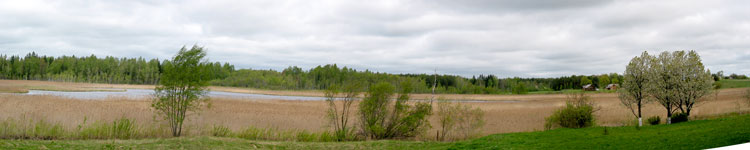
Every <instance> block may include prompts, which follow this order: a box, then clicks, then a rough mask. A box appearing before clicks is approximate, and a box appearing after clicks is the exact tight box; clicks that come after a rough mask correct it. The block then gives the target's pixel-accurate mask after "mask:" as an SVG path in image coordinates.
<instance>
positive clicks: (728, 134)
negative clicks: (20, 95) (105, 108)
mask: <svg viewBox="0 0 750 150" xmlns="http://www.w3.org/2000/svg"><path fill="white" fill-rule="evenodd" d="M604 129H605V128H604V127H593V128H584V129H556V130H550V131H539V132H523V133H509V134H496V135H490V136H486V137H482V138H479V139H473V140H467V141H459V142H418V141H393V140H381V141H362V142H275V141H253V140H244V139H238V138H220V137H205V136H201V137H180V138H166V139H139V140H0V149H254V148H259V149H704V148H713V147H720V146H727V145H734V144H740V143H746V142H750V115H731V116H728V117H722V118H718V119H709V120H696V121H691V122H687V123H677V124H672V125H656V126H645V127H642V128H641V129H640V130H637V129H636V128H634V127H608V128H607V131H608V132H607V134H606V135H605V133H604Z"/></svg>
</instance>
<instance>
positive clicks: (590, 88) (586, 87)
mask: <svg viewBox="0 0 750 150" xmlns="http://www.w3.org/2000/svg"><path fill="white" fill-rule="evenodd" d="M583 90H584V91H598V90H599V89H597V88H596V86H594V85H593V84H586V85H584V86H583Z"/></svg>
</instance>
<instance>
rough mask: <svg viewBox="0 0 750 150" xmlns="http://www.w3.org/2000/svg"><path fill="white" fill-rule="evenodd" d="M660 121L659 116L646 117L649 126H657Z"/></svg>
mask: <svg viewBox="0 0 750 150" xmlns="http://www.w3.org/2000/svg"><path fill="white" fill-rule="evenodd" d="M660 121H661V117H659V116H653V117H648V119H646V122H648V124H651V125H658V124H659V122H660Z"/></svg>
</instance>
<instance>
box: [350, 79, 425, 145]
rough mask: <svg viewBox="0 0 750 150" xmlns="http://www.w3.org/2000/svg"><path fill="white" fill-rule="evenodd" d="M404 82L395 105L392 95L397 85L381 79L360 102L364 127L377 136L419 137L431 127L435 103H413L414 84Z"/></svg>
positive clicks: (364, 130) (378, 137) (369, 134)
mask: <svg viewBox="0 0 750 150" xmlns="http://www.w3.org/2000/svg"><path fill="white" fill-rule="evenodd" d="M405 83H407V82H402V84H401V89H400V92H399V94H398V97H397V98H396V101H395V104H391V101H392V100H391V98H392V97H393V95H394V92H395V91H396V88H395V87H394V86H393V85H391V84H390V83H387V82H381V83H378V84H376V85H373V86H372V87H370V88H369V90H368V92H367V95H366V96H365V98H364V99H363V100H362V101H361V102H360V103H359V115H360V116H359V117H360V125H361V126H362V127H361V128H360V129H361V130H362V133H363V134H364V135H365V136H366V137H369V138H373V139H390V138H407V137H415V136H417V135H419V134H422V133H424V132H426V130H427V129H428V128H429V127H430V124H429V121H428V120H427V118H429V117H428V116H429V115H431V113H432V105H431V104H429V103H424V102H417V103H414V104H413V105H409V103H408V101H409V92H411V86H410V85H409V84H405Z"/></svg>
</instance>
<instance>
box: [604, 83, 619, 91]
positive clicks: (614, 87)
mask: <svg viewBox="0 0 750 150" xmlns="http://www.w3.org/2000/svg"><path fill="white" fill-rule="evenodd" d="M619 87H620V85H618V84H608V85H607V87H606V88H604V89H607V90H617V88H619Z"/></svg>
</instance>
